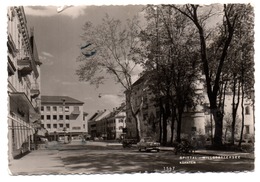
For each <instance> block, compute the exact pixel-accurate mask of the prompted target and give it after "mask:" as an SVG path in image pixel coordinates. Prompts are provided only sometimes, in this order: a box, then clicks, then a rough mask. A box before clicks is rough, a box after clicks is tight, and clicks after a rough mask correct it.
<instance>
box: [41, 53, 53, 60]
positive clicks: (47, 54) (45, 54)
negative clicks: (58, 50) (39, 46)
mask: <svg viewBox="0 0 260 182" xmlns="http://www.w3.org/2000/svg"><path fill="white" fill-rule="evenodd" d="M42 54H43V55H44V56H47V57H52V58H53V55H52V54H50V53H48V52H44V51H43V52H42Z"/></svg>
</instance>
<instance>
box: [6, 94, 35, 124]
mask: <svg viewBox="0 0 260 182" xmlns="http://www.w3.org/2000/svg"><path fill="white" fill-rule="evenodd" d="M9 96H10V110H11V112H15V113H17V111H18V112H24V113H29V121H30V122H34V121H36V120H38V119H39V118H40V115H39V114H38V113H37V112H36V111H35V109H34V107H33V105H32V103H31V101H30V100H29V99H28V97H27V96H26V95H25V93H24V92H9Z"/></svg>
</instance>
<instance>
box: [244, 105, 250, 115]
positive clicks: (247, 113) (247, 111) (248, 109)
mask: <svg viewBox="0 0 260 182" xmlns="http://www.w3.org/2000/svg"><path fill="white" fill-rule="evenodd" d="M245 110H246V111H245V113H246V115H249V114H250V107H249V106H246V108H245Z"/></svg>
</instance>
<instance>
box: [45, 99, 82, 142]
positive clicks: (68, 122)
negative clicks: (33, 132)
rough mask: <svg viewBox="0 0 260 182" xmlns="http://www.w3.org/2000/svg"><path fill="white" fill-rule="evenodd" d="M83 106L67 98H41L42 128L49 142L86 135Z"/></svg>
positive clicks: (77, 101) (79, 102)
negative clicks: (45, 131) (44, 129)
mask: <svg viewBox="0 0 260 182" xmlns="http://www.w3.org/2000/svg"><path fill="white" fill-rule="evenodd" d="M83 104H84V102H81V101H79V100H76V99H74V98H71V97H68V96H41V121H42V127H44V128H46V129H47V131H48V139H49V140H59V139H60V140H67V139H68V137H69V138H73V137H79V136H81V137H84V136H85V135H86V134H87V130H86V129H87V122H86V120H85V119H84V118H85V116H86V113H85V114H84V112H83ZM64 137H65V138H64Z"/></svg>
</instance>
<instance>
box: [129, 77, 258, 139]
mask: <svg viewBox="0 0 260 182" xmlns="http://www.w3.org/2000/svg"><path fill="white" fill-rule="evenodd" d="M145 80H146V78H145V76H143V77H140V78H139V79H138V80H137V81H136V82H135V83H133V85H132V95H131V96H132V98H131V102H132V103H131V104H132V106H133V108H134V110H135V111H136V110H137V109H138V108H139V109H140V112H139V113H138V118H139V119H140V129H141V134H142V136H141V137H153V138H154V139H156V140H158V138H159V132H160V119H161V117H160V108H159V106H158V105H157V104H156V102H155V96H154V94H153V93H152V92H151V91H150V90H149V89H147V87H146V85H145ZM194 84H195V86H196V87H195V88H196V89H195V94H196V95H197V96H196V97H200V98H201V101H200V102H199V103H198V104H197V105H196V106H195V107H194V108H192V109H189V108H185V112H184V113H183V115H182V126H181V133H182V136H183V137H187V136H188V137H190V136H196V135H197V136H198V135H204V136H206V137H209V138H210V136H213V135H214V121H213V116H212V115H211V113H210V110H209V102H208V98H207V93H206V89H205V88H204V84H203V79H201V80H198V81H197V82H196V83H194ZM126 94H128V93H127V92H126ZM126 97H127V96H126ZM241 100H242V98H240V102H241ZM141 102H142V105H141ZM239 105H241V104H239ZM140 106H141V107H140ZM224 111H225V113H224V119H223V134H224V136H223V137H224V140H228V138H230V135H231V132H230V130H231V129H230V121H231V119H232V118H231V113H232V95H231V93H230V92H227V93H226V97H225V104H224ZM241 113H242V108H241V106H239V108H238V111H237V128H238V129H237V132H236V138H239V136H240V132H241V129H240V128H241V118H242V114H241ZM244 113H245V117H244V132H243V138H244V139H246V140H250V139H251V138H253V137H254V103H253V101H252V100H251V99H249V98H244ZM171 122H172V119H171V117H169V118H168V125H167V138H168V141H169V140H170V138H171ZM126 128H127V134H126V137H127V138H135V137H136V122H135V120H134V119H133V116H132V113H131V110H130V103H129V102H126ZM174 128H175V129H176V128H177V122H175V125H174ZM175 137H176V131H175V134H174V138H175Z"/></svg>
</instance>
